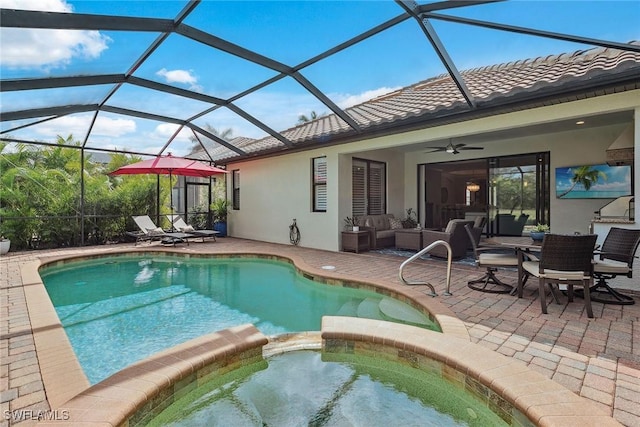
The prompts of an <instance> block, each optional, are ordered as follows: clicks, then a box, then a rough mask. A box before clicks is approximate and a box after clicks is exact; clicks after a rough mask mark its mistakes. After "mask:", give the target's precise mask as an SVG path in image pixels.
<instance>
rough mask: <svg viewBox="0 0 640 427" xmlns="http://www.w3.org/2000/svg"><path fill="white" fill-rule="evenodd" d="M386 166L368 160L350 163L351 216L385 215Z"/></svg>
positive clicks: (355, 160)
mask: <svg viewBox="0 0 640 427" xmlns="http://www.w3.org/2000/svg"><path fill="white" fill-rule="evenodd" d="M386 180H387V173H386V165H385V164H384V163H380V162H374V161H370V160H361V159H353V162H352V201H351V202H352V215H354V216H359V215H379V214H384V213H386V210H387V197H386Z"/></svg>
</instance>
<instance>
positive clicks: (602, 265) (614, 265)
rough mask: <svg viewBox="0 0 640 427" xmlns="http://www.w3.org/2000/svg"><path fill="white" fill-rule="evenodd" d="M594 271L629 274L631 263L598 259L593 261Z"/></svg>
mask: <svg viewBox="0 0 640 427" xmlns="http://www.w3.org/2000/svg"><path fill="white" fill-rule="evenodd" d="M593 272H594V273H609V274H627V273H629V265H628V264H627V263H626V262H620V261H613V260H598V261H596V262H594V263H593Z"/></svg>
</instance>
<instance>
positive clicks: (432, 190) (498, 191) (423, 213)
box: [418, 153, 549, 236]
mask: <svg viewBox="0 0 640 427" xmlns="http://www.w3.org/2000/svg"><path fill="white" fill-rule="evenodd" d="M548 171H549V153H534V154H525V155H518V156H505V157H492V158H488V159H475V160H464V161H457V162H444V163H437V164H425V165H419V167H418V177H419V179H420V182H419V185H418V189H419V190H418V191H419V195H418V197H419V203H418V209H419V215H420V220H421V223H422V224H424V226H425V227H428V228H440V229H442V228H444V227H446V225H447V223H448V221H449V220H451V219H454V218H465V219H475V218H476V217H478V216H484V217H486V219H487V226H486V228H485V232H486V233H487V234H488V235H510V236H521V235H522V234H523V233H525V234H526V232H528V231H529V230H530V229H531V228H532V227H533V226H534V225H535V224H536V223H538V222H541V223H546V224H548V223H549V222H548V220H549V172H548Z"/></svg>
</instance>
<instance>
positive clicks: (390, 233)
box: [376, 230, 396, 239]
mask: <svg viewBox="0 0 640 427" xmlns="http://www.w3.org/2000/svg"><path fill="white" fill-rule="evenodd" d="M395 236H396V230H382V231H378V232H376V238H377V239H384V238H388V237H389V238H393V239H395Z"/></svg>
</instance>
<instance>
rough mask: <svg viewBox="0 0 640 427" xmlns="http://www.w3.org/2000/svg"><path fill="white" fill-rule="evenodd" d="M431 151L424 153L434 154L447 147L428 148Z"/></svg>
mask: <svg viewBox="0 0 640 427" xmlns="http://www.w3.org/2000/svg"><path fill="white" fill-rule="evenodd" d="M429 148H431V151H425V153H436V152H438V151H445V150H446V149H447V147H429Z"/></svg>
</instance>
